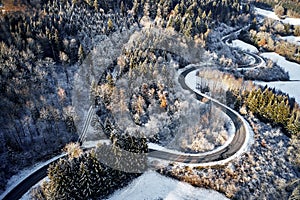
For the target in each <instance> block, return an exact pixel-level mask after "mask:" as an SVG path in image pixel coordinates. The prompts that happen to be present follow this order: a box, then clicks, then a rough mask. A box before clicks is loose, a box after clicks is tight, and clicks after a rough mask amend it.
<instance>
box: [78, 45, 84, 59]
mask: <svg viewBox="0 0 300 200" xmlns="http://www.w3.org/2000/svg"><path fill="white" fill-rule="evenodd" d="M84 56H85V55H84V50H83V47H82V45H81V44H80V46H79V48H78V60H79V62H82V61H83V59H84Z"/></svg>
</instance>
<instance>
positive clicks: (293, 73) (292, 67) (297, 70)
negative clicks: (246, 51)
mask: <svg viewBox="0 0 300 200" xmlns="http://www.w3.org/2000/svg"><path fill="white" fill-rule="evenodd" d="M261 56H262V57H264V58H268V59H270V60H272V61H273V62H276V63H277V65H279V66H280V67H282V68H283V69H284V70H285V71H287V72H288V73H289V75H290V79H291V80H300V65H299V64H297V63H295V62H291V61H287V60H286V59H285V57H283V56H281V55H279V54H277V53H275V52H272V53H262V54H261Z"/></svg>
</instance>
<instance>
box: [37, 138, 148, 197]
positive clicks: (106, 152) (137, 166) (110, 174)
mask: <svg viewBox="0 0 300 200" xmlns="http://www.w3.org/2000/svg"><path fill="white" fill-rule="evenodd" d="M126 141H127V142H128V143H130V138H127V140H126ZM123 142H125V141H123ZM71 145H72V144H71ZM68 146H70V145H68ZM72 146H73V147H71V148H69V152H68V157H67V158H62V159H60V160H59V161H57V162H56V163H55V164H53V165H51V166H50V167H49V169H48V178H49V181H44V182H43V183H42V184H41V186H39V187H38V188H35V189H34V190H33V191H32V198H33V199H40V200H41V199H103V198H105V197H107V196H108V195H110V194H112V193H113V192H114V191H115V190H117V189H120V188H122V187H124V186H126V185H127V184H128V183H129V182H130V181H131V180H133V179H134V178H136V177H138V176H139V175H140V174H141V173H142V172H144V171H145V170H146V168H147V165H146V161H147V159H146V156H145V155H144V154H126V153H124V151H122V150H121V149H120V147H119V144H117V143H114V144H113V146H107V145H106V144H103V145H99V146H98V147H97V148H96V149H93V150H91V151H88V152H86V153H83V152H82V150H81V149H79V147H78V146H76V145H72ZM138 153H142V152H138Z"/></svg>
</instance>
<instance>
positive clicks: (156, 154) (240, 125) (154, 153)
mask: <svg viewBox="0 0 300 200" xmlns="http://www.w3.org/2000/svg"><path fill="white" fill-rule="evenodd" d="M196 69H197V68H196V67H192V68H189V69H187V70H185V71H184V72H183V73H181V75H180V76H179V83H180V84H181V86H182V88H183V89H186V90H189V91H191V92H192V93H195V94H196V97H197V99H198V100H200V99H202V98H204V97H206V98H209V97H207V96H205V95H204V94H201V93H197V92H194V91H193V90H192V89H191V88H189V87H188V86H187V85H186V83H185V77H186V76H187V74H189V73H190V72H192V71H194V70H196ZM209 101H211V103H212V104H213V105H214V106H216V107H218V108H219V109H221V110H222V111H223V112H225V113H226V114H227V115H228V116H229V117H230V118H231V119H232V121H233V123H234V125H235V127H236V133H235V136H234V138H233V140H232V142H231V143H230V144H229V145H228V146H227V147H226V148H223V149H221V150H220V151H217V152H214V153H212V154H208V155H197V154H195V155H190V154H189V155H188V154H186V155H185V154H181V155H179V154H176V153H170V152H166V151H160V150H155V149H149V153H148V156H149V157H152V158H157V159H163V160H167V161H174V162H180V163H190V164H201V163H202V164H203V163H210V162H216V161H222V160H226V159H229V158H230V157H232V156H233V155H235V154H236V153H237V152H238V151H240V149H241V148H242V147H243V145H244V143H245V142H246V135H247V131H248V130H247V128H246V126H245V124H244V122H243V120H242V117H241V116H239V115H238V114H237V113H235V112H234V111H232V110H231V109H229V108H227V107H226V106H225V105H223V104H221V103H219V102H218V101H216V100H213V99H210V100H209ZM89 113H92V112H89ZM88 116H89V115H88ZM90 118H91V117H87V120H90ZM83 130H84V132H86V130H87V128H84V129H83ZM84 134H85V133H83V135H84ZM57 160H58V159H55V160H53V161H52V162H49V163H48V164H46V165H44V166H43V167H41V168H40V169H38V170H36V171H34V172H32V174H30V175H29V176H28V177H26V178H25V179H24V180H22V181H21V182H20V183H19V184H18V185H17V186H16V187H14V188H13V189H12V190H10V191H8V192H7V194H6V195H5V196H4V197H3V200H15V199H16V200H17V199H20V198H21V197H22V196H23V195H24V194H25V193H26V192H27V191H28V190H29V189H30V188H31V187H32V186H34V185H35V184H36V183H38V182H39V181H40V180H42V179H43V178H45V177H46V176H47V169H48V167H49V165H50V164H52V163H54V162H55V161H57Z"/></svg>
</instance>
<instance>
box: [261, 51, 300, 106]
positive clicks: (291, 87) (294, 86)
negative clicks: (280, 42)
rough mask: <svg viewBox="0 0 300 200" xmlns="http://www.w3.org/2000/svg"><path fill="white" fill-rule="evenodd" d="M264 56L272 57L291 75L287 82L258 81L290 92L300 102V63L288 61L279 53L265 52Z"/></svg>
mask: <svg viewBox="0 0 300 200" xmlns="http://www.w3.org/2000/svg"><path fill="white" fill-rule="evenodd" d="M261 56H263V57H264V58H268V59H271V60H272V61H273V62H276V63H277V64H278V65H279V66H280V67H282V68H283V69H285V70H286V71H287V72H288V73H289V75H290V80H291V81H287V82H282V81H277V82H256V83H258V84H260V85H268V86H269V87H274V88H276V89H279V90H281V91H283V92H285V93H288V94H289V95H290V96H291V97H295V99H296V101H297V102H298V103H300V90H299V88H300V65H299V64H297V63H294V62H290V61H287V60H286V59H285V58H284V57H283V56H280V55H279V54H277V53H274V52H272V53H263V54H261Z"/></svg>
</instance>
